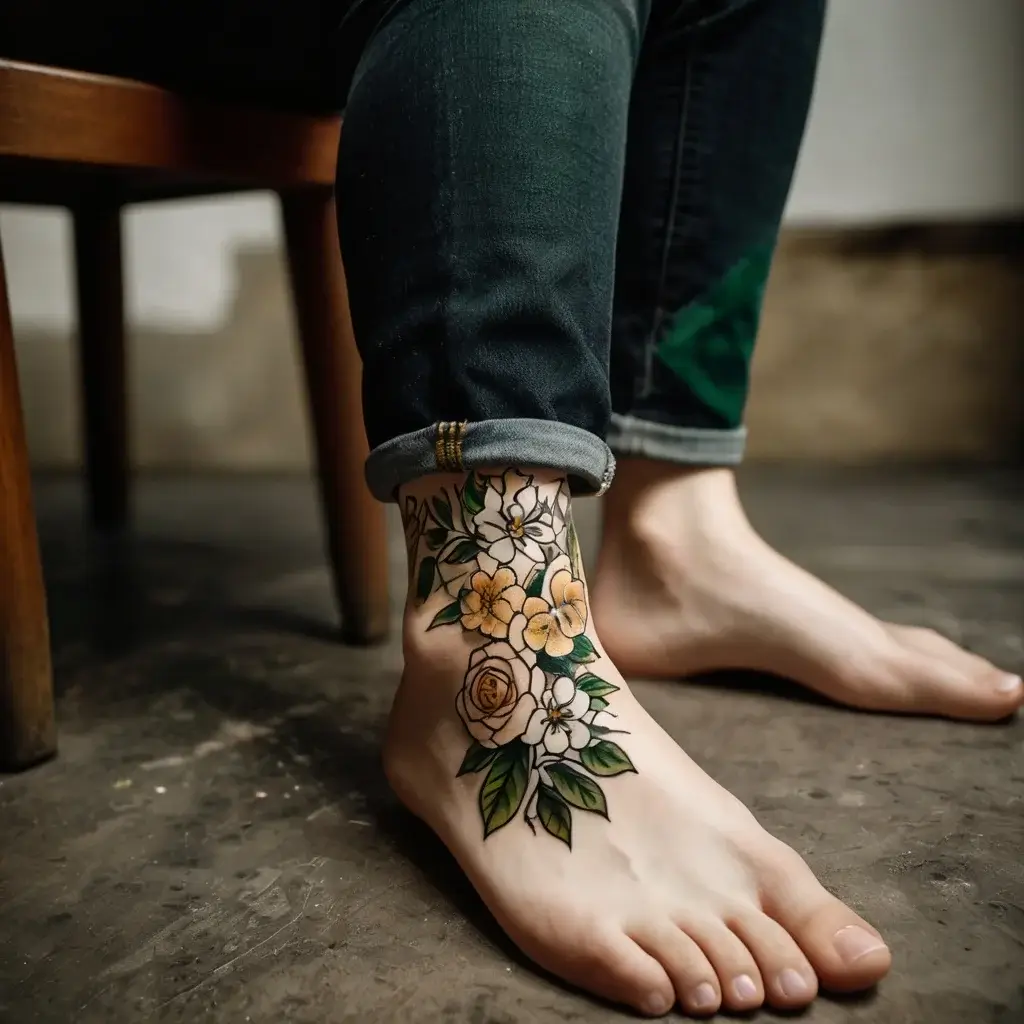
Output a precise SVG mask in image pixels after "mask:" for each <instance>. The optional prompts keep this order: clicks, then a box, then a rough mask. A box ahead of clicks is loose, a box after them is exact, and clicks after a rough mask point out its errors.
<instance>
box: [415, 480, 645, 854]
mask: <svg viewBox="0 0 1024 1024" xmlns="http://www.w3.org/2000/svg"><path fill="white" fill-rule="evenodd" d="M402 513H403V517H404V520H405V535H406V543H407V544H408V548H409V566H410V573H411V574H412V580H413V589H414V595H415V599H416V600H417V601H418V602H421V603H422V602H423V601H426V600H427V599H428V598H429V597H431V595H433V594H435V593H441V592H443V593H444V594H445V595H446V597H447V598H448V600H447V602H446V603H445V604H444V606H443V607H442V608H441V609H440V610H439V611H438V612H437V614H435V615H434V617H433V619H432V620H431V622H430V625H429V626H428V627H427V628H428V629H439V628H441V627H443V626H444V627H449V626H450V627H455V626H460V627H461V628H462V629H463V630H465V631H467V632H469V633H472V634H475V635H476V636H477V637H478V638H479V641H480V642H479V644H478V645H477V646H476V647H475V649H474V650H473V652H472V654H471V655H470V658H469V665H468V667H467V670H466V676H465V679H464V681H463V685H462V689H461V690H460V691H459V694H458V697H457V698H456V701H455V703H456V710H457V711H458V714H459V717H460V718H461V720H462V722H463V724H464V725H465V727H466V732H467V734H468V737H469V741H470V742H469V747H468V749H467V750H466V754H465V757H464V758H463V760H462V764H461V766H460V768H459V770H458V775H460V776H462V775H468V774H479V775H481V776H483V781H482V783H481V785H480V791H479V807H480V815H481V818H482V821H483V827H484V838H485V839H486V838H487V837H488V836H489V835H491V834H492V833H494V832H496V831H497V830H498V829H499V828H501V827H502V826H504V825H507V824H508V823H509V822H510V821H512V820H513V818H516V817H518V816H521V817H522V819H523V820H524V821H525V822H526V824H527V825H528V826H529V827H530V828H531V829H532V830H533V831H534V833H535V834H536V831H537V823H538V822H539V824H540V826H541V827H542V828H543V829H544V831H546V832H547V833H548V834H549V835H552V836H554V837H555V838H557V839H560V840H561V841H562V842H564V843H565V844H566V845H567V846H569V847H570V848H571V847H572V820H573V819H572V815H573V811H586V812H590V813H593V814H600V815H603V816H604V817H606V818H607V817H608V803H607V800H606V798H605V794H604V791H603V789H602V788H601V785H600V782H599V781H598V780H600V779H604V778H609V777H611V776H615V775H621V774H623V773H624V772H633V771H636V769H635V768H634V767H633V763H632V761H630V759H629V756H628V755H627V754H626V752H625V751H624V750H623V749H622V747H621V746H620V745H619V744H618V743H617V742H615V741H614V740H613V739H611V738H610V737H612V736H622V735H626V733H625V732H624V731H623V730H621V729H618V728H616V721H617V720H616V717H615V715H614V714H613V713H612V712H611V711H609V710H608V708H609V701H608V698H609V697H611V696H612V695H613V694H614V693H615V692H616V691H617V690H618V687H617V686H615V685H613V684H612V683H609V682H607V681H606V680H604V679H602V678H600V676H598V675H596V674H594V673H593V672H592V671H590V669H588V667H587V666H588V665H589V664H590V663H591V662H594V661H596V660H597V652H596V650H595V648H594V644H593V642H592V641H591V640H590V639H589V638H588V637H587V626H588V624H589V610H588V604H587V595H586V586H585V584H584V582H583V578H582V576H583V573H582V569H581V565H580V555H579V544H578V541H577V538H576V531H575V528H574V527H573V523H572V517H571V514H570V511H569V491H568V487H567V485H566V484H565V482H564V481H552V482H550V483H536V482H535V480H534V478H533V477H532V476H529V475H527V474H524V473H521V472H519V471H517V470H508V471H507V472H505V473H502V474H500V475H494V476H484V475H481V474H479V473H473V474H470V475H469V476H468V477H467V478H466V480H465V482H464V483H463V485H462V486H461V487H459V486H455V487H452V488H451V489H448V488H442V489H441V491H440V493H439V494H438V495H435V496H434V497H432V498H431V499H429V500H424V501H421V500H418V499H416V498H412V497H407V498H406V499H405V504H404V507H403V509H402Z"/></svg>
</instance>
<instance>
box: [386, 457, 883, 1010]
mask: <svg viewBox="0 0 1024 1024" xmlns="http://www.w3.org/2000/svg"><path fill="white" fill-rule="evenodd" d="M403 502H404V508H403V511H404V513H405V516H406V526H407V531H406V532H407V538H408V540H409V541H410V547H411V551H412V557H411V563H412V566H413V569H412V572H411V574H410V575H411V581H412V586H411V590H412V594H411V596H410V602H409V604H408V606H407V610H406V616H405V625H404V643H405V656H406V667H405V674H404V676H403V679H402V684H401V686H400V688H399V691H398V694H397V696H396V698H395V704H394V708H393V710H392V714H391V720H390V725H389V731H388V737H387V741H386V747H385V753H384V763H385V769H386V771H387V774H388V778H389V780H390V781H391V784H392V786H393V787H394V789H395V791H396V793H397V794H398V796H399V798H400V799H401V800H402V801H403V802H404V803H405V804H406V805H407V806H408V807H409V808H410V809H411V810H412V811H413V812H414V813H415V814H417V815H418V816H420V817H421V818H423V819H424V820H425V821H426V822H427V823H428V824H429V825H430V826H431V827H432V828H433V829H434V830H435V831H436V832H437V834H438V835H439V836H440V837H441V839H442V840H443V841H444V843H445V844H446V845H447V846H448V848H449V849H450V850H451V851H452V853H453V854H454V855H455V856H456V858H457V859H458V861H459V863H460V864H461V866H462V868H463V870H464V871H465V872H466V874H467V875H468V876H469V878H470V880H471V881H472V883H473V885H474V886H475V887H476V889H477V891H478V892H479V893H480V895H481V896H482V897H483V899H484V901H485V902H486V904H487V906H488V907H489V908H490V910H491V911H492V912H493V914H494V916H495V917H496V918H497V920H498V921H499V923H500V924H501V926H502V927H503V928H504V929H505V930H506V931H507V932H508V934H509V935H510V936H511V937H512V939H513V940H514V941H515V942H516V943H517V944H518V945H519V946H520V948H521V949H522V950H523V951H524V952H525V953H526V954H527V955H528V956H530V957H531V958H533V959H534V960H535V961H536V962H537V963H538V964H540V965H541V966H543V967H545V968H546V969H548V970H549V971H551V972H553V973H554V974H557V975H559V976H560V977H562V978H564V979H566V980H567V981H570V982H572V983H574V984H576V985H579V986H580V987H582V988H584V989H587V990H588V991H590V992H593V993H595V994H597V995H600V996H603V997H605V998H608V999H611V1000H615V1001H617V1002H622V1003H626V1004H629V1005H630V1006H632V1007H635V1008H636V1009H637V1010H639V1011H640V1012H642V1013H645V1014H649V1015H652V1016H657V1015H660V1014H663V1013H666V1012H668V1010H669V1009H670V1008H671V1007H672V1005H673V1004H674V1003H675V1002H678V1003H680V1004H681V1005H682V1007H683V1008H684V1009H685V1010H687V1011H688V1012H691V1013H695V1014H710V1013H713V1012H714V1011H715V1010H717V1009H718V1008H719V1007H720V1006H725V1007H727V1008H729V1009H732V1010H749V1009H753V1008H755V1007H757V1006H760V1005H761V1004H762V1003H763V1002H768V1003H770V1004H771V1005H773V1006H777V1007H782V1008H795V1007H801V1006H804V1005H806V1004H807V1003H809V1002H810V1001H811V1000H812V999H813V998H814V996H815V994H816V992H817V989H818V985H819V982H820V983H821V985H823V986H825V987H828V988H830V989H837V990H853V989H861V988H866V987H869V986H871V985H873V984H874V983H875V982H877V981H878V979H879V978H881V977H882V976H883V975H884V974H885V973H886V972H887V971H888V969H889V965H890V955H889V951H888V949H887V948H886V946H885V944H884V942H883V941H882V940H881V938H880V937H879V935H878V933H877V932H876V931H875V929H874V928H872V927H871V926H870V925H868V924H867V923H866V922H864V921H863V920H862V919H861V918H860V917H858V916H857V915H856V914H855V913H854V912H853V911H852V910H850V909H849V908H848V907H846V906H845V905H844V904H842V903H841V902H840V901H839V900H837V899H836V898H835V897H833V896H831V895H830V894H829V893H828V892H826V891H825V890H824V889H823V888H822V887H821V885H819V884H818V882H817V881H816V879H815V878H814V876H813V874H812V873H811V871H810V870H809V868H808V867H807V865H806V864H804V862H803V861H802V860H801V859H800V857H799V856H797V854H795V853H794V852H793V851H792V850H790V849H789V848H788V847H786V846H784V845H783V844H782V843H780V842H778V841H777V840H775V839H773V838H772V837H771V836H769V835H768V834H767V833H766V832H764V831H763V830H762V829H761V828H760V826H759V825H758V823H757V822H756V821H755V819H754V818H753V816H752V815H751V814H750V813H749V812H748V811H747V810H746V809H745V808H744V807H743V806H742V805H741V804H740V803H739V802H738V801H737V800H735V799H734V798H733V797H732V796H730V795H729V794H728V793H727V792H725V791H724V790H723V789H721V788H720V787H719V786H717V785H716V784H715V783H714V782H713V781H712V780H711V779H710V778H708V776H707V775H705V774H704V773H703V772H702V771H701V770H700V769H699V768H698V767H697V766H696V765H695V764H694V763H693V762H692V761H691V760H690V759H689V758H688V757H687V756H686V754H684V753H683V752H682V751H681V750H680V749H679V747H677V746H676V744H675V743H674V742H673V741H672V739H671V738H670V737H669V736H668V735H667V734H666V733H665V732H664V731H663V730H662V729H661V728H659V726H658V725H657V724H656V723H655V722H654V721H653V720H652V719H651V718H650V716H649V715H648V714H647V713H646V712H645V711H644V710H643V708H642V707H641V706H640V705H639V704H638V703H637V701H636V700H635V699H634V698H633V696H632V694H631V693H630V692H629V689H628V687H627V686H626V684H625V683H624V682H623V680H622V677H621V676H620V675H619V673H618V672H617V671H616V669H615V667H614V666H613V665H612V663H611V662H610V660H609V659H608V658H607V656H606V655H605V653H604V651H603V650H602V648H601V646H600V643H599V641H598V640H597V637H596V635H595V634H594V632H593V628H592V624H591V621H590V609H589V604H588V601H587V595H586V587H585V584H584V582H583V576H582V570H581V567H580V565H579V559H578V548H577V547H576V545H575V543H574V533H573V531H572V528H571V519H569V518H568V498H567V494H566V490H565V488H564V485H563V483H562V481H560V480H559V479H558V478H555V477H554V476H552V475H550V474H544V473H537V474H535V475H534V476H533V477H532V478H531V477H524V476H521V475H519V474H513V473H511V472H508V473H504V474H494V475H490V476H486V477H475V478H470V481H469V482H468V483H467V481H466V480H465V479H462V478H455V477H431V478H429V479H428V480H424V481H421V482H418V483H417V484H416V485H413V486H412V487H409V488H407V489H405V491H404V493H403ZM421 598H425V600H423V601H421Z"/></svg>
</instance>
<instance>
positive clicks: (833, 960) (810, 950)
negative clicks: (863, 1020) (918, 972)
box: [761, 848, 892, 992]
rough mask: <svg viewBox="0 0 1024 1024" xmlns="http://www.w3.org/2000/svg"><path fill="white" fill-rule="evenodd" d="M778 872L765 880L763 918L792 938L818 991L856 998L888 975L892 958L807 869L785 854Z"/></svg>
mask: <svg viewBox="0 0 1024 1024" xmlns="http://www.w3.org/2000/svg"><path fill="white" fill-rule="evenodd" d="M778 868H779V870H777V871H775V872H769V873H768V874H766V876H765V879H764V881H765V884H764V888H763V890H762V893H761V899H762V903H763V906H764V909H765V912H766V913H767V914H768V915H769V916H771V917H773V918H774V919H775V920H776V921H777V922H778V923H779V924H780V925H781V926H782V927H783V928H784V929H785V930H786V931H787V932H789V934H790V935H792V936H793V938H794V939H795V940H796V942H797V944H798V945H799V946H800V948H801V950H803V952H804V955H805V956H806V957H807V959H808V960H809V961H810V963H811V966H812V967H813V968H814V970H815V973H816V974H817V975H818V979H819V980H820V982H821V985H822V987H823V988H827V989H831V990H832V991H833V992H855V991H858V990H860V989H865V988H870V987H871V986H872V985H874V984H875V983H876V982H878V981H879V980H880V979H881V978H883V977H884V976H885V975H886V974H888V972H889V968H890V966H891V965H892V954H891V953H890V952H889V949H888V947H887V946H886V944H885V942H884V941H883V940H882V937H881V936H880V935H879V933H878V932H877V931H876V930H875V929H874V928H873V927H872V926H871V925H869V924H868V923H867V922H866V921H865V920H864V919H863V918H861V917H858V915H857V914H855V913H854V912H853V911H852V910H851V909H850V908H849V907H847V906H846V905H845V904H844V903H842V902H841V901H840V900H837V899H836V898H835V897H834V896H832V895H831V894H830V893H828V892H827V891H826V890H825V889H824V888H823V887H822V886H821V884H820V883H819V882H818V880H817V879H816V878H815V877H814V875H813V873H812V872H811V870H810V868H808V867H807V865H806V864H805V863H804V862H803V861H802V860H801V859H800V857H799V856H797V855H796V854H795V853H793V851H792V850H789V849H788V848H785V856H784V857H783V858H782V859H781V861H780V864H779V865H778Z"/></svg>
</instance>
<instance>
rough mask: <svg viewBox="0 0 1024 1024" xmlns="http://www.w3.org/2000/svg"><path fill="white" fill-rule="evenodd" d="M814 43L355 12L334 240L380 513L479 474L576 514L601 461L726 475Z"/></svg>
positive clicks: (636, 5) (531, 11) (755, 35)
mask: <svg viewBox="0 0 1024 1024" xmlns="http://www.w3.org/2000/svg"><path fill="white" fill-rule="evenodd" d="M823 17H824V0H388V2H378V0H362V2H360V3H357V4H356V6H355V8H354V10H353V12H352V14H351V16H350V18H351V19H355V20H358V21H359V23H360V24H361V26H362V27H363V30H364V31H365V30H367V29H368V32H369V34H368V37H367V39H366V42H365V45H364V46H363V47H362V49H361V55H360V57H359V60H358V65H357V66H356V68H355V70H354V74H353V76H352V83H351V88H350V90H349V93H348V101H347V105H346V114H345V123H344V128H343V131H342V141H341V150H340V154H339V161H338V187H337V198H338V222H339V231H340V235H341V241H342V252H343V254H344V258H345V265H346V273H347V276H348V283H349V292H350V302H351V308H352V317H353V324H354V328H355V335H356V338H357V341H358V344H359V348H360V351H361V354H362V358H363V365H364V380H363V390H364V403H365V416H366V428H367V434H368V437H369V441H370V446H371V454H370V458H369V460H368V463H367V478H368V481H369V483H370V487H371V489H372V490H373V492H374V493H375V494H376V495H377V496H378V497H379V498H381V499H384V500H388V499H393V498H394V496H395V493H396V491H397V488H398V487H399V486H401V485H402V484H403V483H406V482H408V481H409V480H412V479H414V478H415V477H417V476H420V475H422V474H424V473H429V472H435V471H452V470H463V469H467V470H468V469H472V468H474V467H477V466H501V465H519V466H538V467H549V468H554V469H556V470H559V471H562V472H565V473H566V474H567V475H568V477H569V480H570V484H571V486H572V487H573V490H574V491H575V492H576V493H584V494H585V493H599V492H601V491H602V490H604V489H605V488H606V487H607V486H608V484H609V483H610V481H611V478H612V474H613V472H614V465H615V460H614V455H613V454H612V453H613V452H614V453H616V454H619V455H630V456H646V457H650V458H655V459H662V460H667V461H671V462H676V463H682V464H703V465H729V464H734V463H736V462H738V461H739V460H740V458H741V456H742V452H743V447H744V441H745V430H744V427H743V410H744V405H745V403H746V398H747V390H748V383H749V375H750V362H751V356H752V353H753V347H754V340H755V336H756V333H757V326H758V320H759V315H760V307H761V299H762V295H763V292H764V287H765V283H766V281H767V278H768V272H769V268H770V265H771V258H772V253H773V250H774V247H775V242H776V237H777V234H778V229H779V223H780V219H781V215H782V211H783V206H784V204H785V201H786V197H787V194H788V191H789V187H790V181H791V178H792V174H793V169H794V166H795V163H796V158H797V153H798V149H799V145H800V141H801V137H802V135H803V130H804V123H805V120H806V115H807V109H808V105H809V100H810V96H811V91H812V86H813V80H814V73H815V67H816V62H817V54H818V46H819V40H820V35H821V28H822V22H823ZM351 23H352V22H351V21H350V24H351ZM341 35H342V37H343V38H344V37H345V36H346V25H345V24H343V25H342V31H341ZM353 35H354V33H349V35H348V38H350V39H351V38H352V37H353Z"/></svg>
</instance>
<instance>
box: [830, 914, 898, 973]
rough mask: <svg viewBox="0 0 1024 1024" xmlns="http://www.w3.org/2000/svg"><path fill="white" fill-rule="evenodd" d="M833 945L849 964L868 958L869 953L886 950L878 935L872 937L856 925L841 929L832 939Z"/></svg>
mask: <svg viewBox="0 0 1024 1024" xmlns="http://www.w3.org/2000/svg"><path fill="white" fill-rule="evenodd" d="M832 945H833V946H835V948H836V952H837V953H838V954H839V955H840V956H841V957H842V958H843V959H844V960H845V961H846V962H847V963H848V964H852V963H854V962H855V961H857V960H859V959H860V958H861V957H863V956H867V955H868V953H876V952H877V951H878V950H880V949H885V943H884V942H883V941H882V940H881V939H880V938H879V937H878V936H877V935H872V934H871V932H866V931H865V930H864V929H863V928H860V927H858V926H857V925H855V924H848V925H847V926H846V927H845V928H840V929H839V931H837V932H836V933H835V935H834V936H833V938H832Z"/></svg>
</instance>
